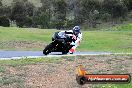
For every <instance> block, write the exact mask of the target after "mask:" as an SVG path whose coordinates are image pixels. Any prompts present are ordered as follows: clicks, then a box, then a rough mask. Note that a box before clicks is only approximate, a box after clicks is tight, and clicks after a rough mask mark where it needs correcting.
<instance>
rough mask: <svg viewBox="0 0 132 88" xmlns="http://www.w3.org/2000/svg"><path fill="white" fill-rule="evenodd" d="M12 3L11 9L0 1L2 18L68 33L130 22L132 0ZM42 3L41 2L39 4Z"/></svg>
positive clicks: (22, 1) (57, 0)
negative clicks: (78, 27) (128, 19)
mask: <svg viewBox="0 0 132 88" xmlns="http://www.w3.org/2000/svg"><path fill="white" fill-rule="evenodd" d="M40 1H41V4H42V5H41V6H39V7H35V4H33V3H31V0H13V2H12V3H11V5H10V6H6V5H3V4H2V0H0V12H1V13H0V16H5V17H7V18H8V19H9V20H10V21H11V22H14V23H15V22H16V25H17V26H18V27H38V28H57V29H68V28H71V26H75V25H84V26H87V27H94V28H95V27H98V25H100V24H101V23H103V22H112V24H113V23H114V24H117V21H118V20H120V19H121V21H122V22H123V21H124V20H127V17H129V16H128V13H129V12H131V9H132V7H131V6H132V0H40ZM38 2H39V1H38Z"/></svg>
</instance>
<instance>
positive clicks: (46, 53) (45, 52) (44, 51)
mask: <svg viewBox="0 0 132 88" xmlns="http://www.w3.org/2000/svg"><path fill="white" fill-rule="evenodd" d="M51 51H52V44H49V45H47V46H46V47H45V49H44V50H43V54H44V55H48V54H49V53H51Z"/></svg>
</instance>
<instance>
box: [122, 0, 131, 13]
mask: <svg viewBox="0 0 132 88" xmlns="http://www.w3.org/2000/svg"><path fill="white" fill-rule="evenodd" d="M123 2H124V4H125V5H126V6H127V8H128V10H129V11H131V10H132V0H123Z"/></svg>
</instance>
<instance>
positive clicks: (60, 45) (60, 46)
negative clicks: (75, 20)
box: [43, 32, 73, 55]
mask: <svg viewBox="0 0 132 88" xmlns="http://www.w3.org/2000/svg"><path fill="white" fill-rule="evenodd" d="M72 41H73V39H72V36H68V35H66V34H65V32H55V33H54V35H53V37H52V43H50V44H49V45H47V46H46V47H45V49H44V50H43V54H44V55H48V54H49V53H51V52H62V54H67V53H68V52H69V50H70V49H71V48H72V47H73V45H70V44H71V42H72Z"/></svg>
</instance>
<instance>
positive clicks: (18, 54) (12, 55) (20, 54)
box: [0, 51, 112, 60]
mask: <svg viewBox="0 0 132 88" xmlns="http://www.w3.org/2000/svg"><path fill="white" fill-rule="evenodd" d="M106 54H112V53H110V52H75V53H74V54H67V55H62V54H61V52H54V53H50V54H49V55H47V56H46V55H43V53H42V51H0V60H3V59H20V58H25V57H26V58H37V57H61V56H76V55H106Z"/></svg>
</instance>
